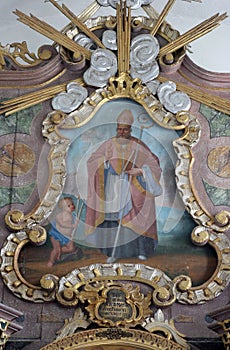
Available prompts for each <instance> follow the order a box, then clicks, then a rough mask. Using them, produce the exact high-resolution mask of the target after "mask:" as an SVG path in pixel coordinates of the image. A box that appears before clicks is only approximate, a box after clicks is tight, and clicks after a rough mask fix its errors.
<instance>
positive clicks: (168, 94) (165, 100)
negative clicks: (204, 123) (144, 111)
mask: <svg viewBox="0 0 230 350" xmlns="http://www.w3.org/2000/svg"><path fill="white" fill-rule="evenodd" d="M157 96H158V98H159V100H160V102H161V103H162V105H163V106H164V107H165V109H167V110H168V111H169V112H171V113H174V114H175V113H177V112H180V111H188V110H189V109H190V107H191V100H190V98H189V96H188V95H187V94H185V93H184V92H181V91H176V84H175V83H174V82H173V81H166V82H164V83H162V84H160V86H159V87H158V89H157Z"/></svg>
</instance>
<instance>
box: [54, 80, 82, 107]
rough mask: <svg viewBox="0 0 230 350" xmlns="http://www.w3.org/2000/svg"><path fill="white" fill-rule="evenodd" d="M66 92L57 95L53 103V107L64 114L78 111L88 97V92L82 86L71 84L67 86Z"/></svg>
mask: <svg viewBox="0 0 230 350" xmlns="http://www.w3.org/2000/svg"><path fill="white" fill-rule="evenodd" d="M66 90H67V91H66V92H61V93H60V94H58V95H56V96H55V97H54V98H53V99H52V101H51V104H52V107H53V109H55V110H60V111H62V112H64V113H70V112H72V111H74V110H75V109H77V108H78V107H79V106H80V105H81V103H82V102H83V101H84V100H85V99H86V97H87V96H88V91H87V89H85V88H84V87H82V86H81V85H79V84H77V83H75V82H71V83H69V84H68V85H67V88H66Z"/></svg>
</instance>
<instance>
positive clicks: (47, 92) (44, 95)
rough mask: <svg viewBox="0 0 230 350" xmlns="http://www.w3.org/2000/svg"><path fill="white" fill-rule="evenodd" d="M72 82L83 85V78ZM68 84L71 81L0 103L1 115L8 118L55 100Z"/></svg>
mask: <svg viewBox="0 0 230 350" xmlns="http://www.w3.org/2000/svg"><path fill="white" fill-rule="evenodd" d="M71 82H75V83H78V84H81V85H83V80H82V78H78V79H75V80H71ZM68 83H70V81H68V82H65V83H63V84H59V85H55V86H51V87H48V88H44V89H40V90H39V93H38V91H34V92H30V93H28V94H25V95H22V96H19V97H16V98H12V99H10V100H6V101H2V102H1V103H0V113H1V114H4V113H5V116H6V117H7V116H9V115H11V114H13V113H16V112H19V111H21V110H22V109H25V108H28V107H31V106H33V105H36V104H38V103H41V102H44V101H47V100H49V99H51V98H53V97H54V96H55V95H56V94H59V93H60V92H63V91H66V85H67V84H68Z"/></svg>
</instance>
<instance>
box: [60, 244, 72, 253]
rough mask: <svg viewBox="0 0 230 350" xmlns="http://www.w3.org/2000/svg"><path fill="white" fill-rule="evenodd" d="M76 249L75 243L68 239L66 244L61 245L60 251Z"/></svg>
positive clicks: (69, 251)
mask: <svg viewBox="0 0 230 350" xmlns="http://www.w3.org/2000/svg"><path fill="white" fill-rule="evenodd" d="M75 249H76V245H75V243H74V242H73V241H69V242H68V243H67V244H65V245H63V246H62V247H61V252H62V253H72V252H74V250H75Z"/></svg>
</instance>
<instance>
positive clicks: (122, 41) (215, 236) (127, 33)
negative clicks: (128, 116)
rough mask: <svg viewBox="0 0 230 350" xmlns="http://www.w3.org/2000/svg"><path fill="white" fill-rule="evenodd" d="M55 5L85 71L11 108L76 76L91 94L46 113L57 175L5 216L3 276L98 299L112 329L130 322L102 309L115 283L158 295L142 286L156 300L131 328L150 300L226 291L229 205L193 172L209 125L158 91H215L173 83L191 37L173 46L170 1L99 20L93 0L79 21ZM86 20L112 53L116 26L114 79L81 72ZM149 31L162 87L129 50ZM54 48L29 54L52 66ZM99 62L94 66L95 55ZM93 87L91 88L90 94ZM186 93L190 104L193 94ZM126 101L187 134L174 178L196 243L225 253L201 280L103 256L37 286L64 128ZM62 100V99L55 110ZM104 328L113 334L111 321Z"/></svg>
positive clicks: (70, 302)
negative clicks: (215, 200)
mask: <svg viewBox="0 0 230 350" xmlns="http://www.w3.org/2000/svg"><path fill="white" fill-rule="evenodd" d="M52 3H53V2H52ZM54 3H55V2H54ZM55 6H56V7H58V9H59V10H60V11H62V12H64V14H65V15H66V16H67V17H68V18H70V19H71V22H72V24H70V25H68V26H67V27H66V28H65V29H63V31H62V32H61V33H59V34H58V33H56V32H55V35H56V36H55V38H56V43H55V45H56V47H57V46H58V45H59V55H60V57H61V59H62V61H63V62H64V65H65V69H67V71H68V70H69V71H70V72H74V73H76V72H77V74H76V79H74V80H69V81H67V82H65V83H62V84H58V85H56V86H54V87H49V88H42V87H41V88H40V89H39V92H40V96H41V99H40V100H39V98H38V100H37V97H35V96H36V94H34V93H28V94H27V95H25V96H24V97H23V96H22V98H20V99H19V98H15V99H14V100H13V99H10V100H9V101H7V102H3V103H2V110H3V112H5V113H6V115H7V114H11V112H12V113H13V112H14V111H17V110H20V109H23V108H26V107H28V106H30V105H33V104H34V103H37V102H42V101H45V100H51V99H53V100H54V98H55V97H57V96H58V94H60V93H63V92H64V93H65V91H67V92H68V88H69V84H71V83H72V84H76V85H74V86H75V87H76V86H77V89H78V88H79V89H80V92H79V94H83V95H82V96H83V97H80V102H79V101H78V106H77V107H75V108H74V109H73V110H71V111H67V112H66V111H63V110H61V109H62V107H61V106H60V105H54V104H53V109H52V110H50V111H49V112H48V113H46V115H45V117H44V120H43V123H42V134H43V137H44V139H45V140H46V142H47V144H48V146H49V152H48V167H49V175H48V178H47V183H46V186H45V188H44V190H43V191H42V194H41V195H40V199H39V201H38V202H37V204H36V205H35V206H34V207H33V208H31V210H30V211H29V213H24V212H23V211H21V210H18V209H17V208H13V209H12V210H9V211H8V213H7V214H6V217H5V222H6V225H7V226H8V228H9V229H10V231H12V232H11V233H10V234H9V235H8V237H7V240H6V241H5V243H4V245H3V247H2V250H1V256H2V262H1V274H2V278H3V280H4V282H5V284H6V285H7V287H8V288H9V289H10V290H11V291H12V292H13V293H14V294H15V295H16V296H18V297H20V298H22V299H25V300H29V301H32V302H47V301H54V300H55V301H57V302H58V303H60V304H61V305H67V306H76V305H78V304H79V303H80V302H81V303H83V304H84V303H85V304H87V303H89V304H90V305H91V307H90V308H89V306H88V312H89V315H90V317H89V318H90V320H91V321H93V322H96V323H97V324H99V326H102V327H106V326H107V325H108V324H109V325H110V326H112V327H117V326H119V325H120V324H122V322H121V321H120V319H119V317H118V321H117V322H114V321H111V320H110V319H106V317H105V314H103V315H104V316H102V313H100V312H98V308H99V306H100V303H102V301H101V300H102V299H103V298H104V299H103V300H106V298H107V296H106V295H107V294H106V291H107V290H108V289H111V288H114V289H115V290H116V291H118V290H119V291H122V292H124V293H126V297H125V298H126V299H125V300H126V301H125V303H129V302H130V300H134V299H135V298H134V297H131V296H130V295H131V294H132V293H131V292H130V291H127V288H126V286H127V283H128V282H130V281H132V283H134V286H135V285H136V286H137V285H138V284H141V285H144V286H146V288H147V289H148V290H149V294H148V295H144V296H143V295H141V294H140V295H139V294H138V293H139V291H136V293H137V295H138V296H139V297H140V298H142V299H141V300H142V301H143V300H145V301H146V305H147V306H146V308H143V307H142V306H139V315H141V316H140V319H136V318H135V317H136V316H135V315H134V313H133V314H132V315H131V316H130V319H126V322H125V324H130V327H131V326H133V327H134V326H136V325H138V324H140V322H141V321H143V319H144V318H146V317H147V316H149V315H150V313H151V312H150V311H149V309H148V305H150V304H152V305H154V307H156V308H163V307H166V306H170V305H172V304H173V303H175V302H177V303H181V304H188V305H195V304H201V303H205V302H207V301H210V300H212V299H213V298H215V297H217V296H218V295H220V294H221V292H222V291H223V290H225V288H227V286H228V284H229V278H230V275H229V270H230V268H229V266H230V265H229V262H230V249H229V240H228V238H227V236H226V235H225V232H227V231H228V230H229V228H230V223H229V217H230V215H229V211H228V210H227V206H226V209H223V210H221V211H219V212H216V213H214V212H210V211H209V210H208V209H207V208H206V207H205V204H204V202H201V201H200V199H199V196H198V195H197V189H196V182H195V180H194V173H193V166H194V163H195V161H196V156H195V153H194V151H193V150H194V148H195V147H196V145H197V144H198V143H199V142H200V138H201V137H202V136H201V134H202V132H201V131H202V130H201V125H200V123H199V121H198V119H197V118H196V116H194V115H193V114H192V113H191V112H190V111H189V109H190V105H189V107H188V105H186V106H185V107H182V109H180V108H179V109H176V110H172V111H170V110H169V107H168V105H167V104H166V102H165V99H164V98H163V99H161V98H160V94H157V90H156V89H159V84H160V85H161V84H166V85H164V86H166V88H168V89H169V90H170V92H176V90H177V91H180V92H182V93H184V94H187V95H186V96H190V98H191V99H192V100H195V101H199V102H203V103H204V104H206V105H209V104H210V105H211V102H210V98H209V96H206V97H205V98H204V97H203V94H202V93H200V94H199V92H197V91H195V89H192V88H189V87H187V86H186V85H183V84H182V83H180V82H170V84H169V82H168V81H167V78H166V77H165V75H164V74H163V73H164V72H167V71H169V70H170V69H171V70H172V71H176V70H177V69H178V68H179V67H180V65H181V62H182V61H183V59H184V56H185V50H186V47H185V44H183V45H181V46H179V47H178V48H177V49H173V48H171V46H170V45H173V42H175V41H176V42H177V41H178V39H179V38H180V35H179V33H178V32H177V31H176V30H174V29H172V28H171V26H170V25H169V24H168V23H167V22H166V21H164V17H165V15H166V12H167V11H168V9H166V8H165V9H164V11H165V12H164V11H163V12H162V14H161V17H157V16H156V14H155V12H154V10H153V8H152V7H151V6H150V5H145V6H143V7H144V9H145V11H146V13H147V14H148V15H149V18H145V17H140V16H139V17H136V18H135V17H131V11H130V8H128V7H126V3H125V4H124V3H123V2H121V3H120V4H117V9H116V11H117V14H116V17H112V16H109V17H97V18H91V15H92V14H93V13H94V12H95V10H96V9H98V7H99V5H98V3H97V4H96V3H94V5H93V6H91V8H90V11H89V13H90V14H88V15H87V11H85V12H84V13H83V14H82V15H81V16H80V19H77V18H76V16H74V15H73V14H71V13H70V11H68V9H67V8H66V7H62V8H61V7H60V6H59V5H57V4H55ZM16 14H17V15H18V16H19V18H20V19H21V21H25V22H28V23H29V18H27V17H26V15H24V14H22V13H20V11H16ZM32 20H33V21H35V22H36V21H37V20H36V18H35V19H34V18H32ZM32 20H31V21H32ZM37 22H38V21H37ZM38 23H39V22H38ZM26 24H27V23H26ZM32 24H33V23H32ZM77 27H78V29H77ZM79 28H80V31H81V32H83V33H84V34H85V35H86V36H88V37H90V39H91V40H92V41H94V43H96V44H97V46H98V47H99V50H104V49H105V50H107V51H113V49H109V48H105V46H104V45H105V44H104V43H102V42H101V40H100V39H99V37H98V36H97V34H95V33H98V32H99V33H100V35H101V32H103V31H105V30H114V29H115V30H116V34H117V49H118V50H117V71H116V72H115V74H114V72H113V74H112V75H110V76H109V77H106V78H105V80H103V82H100V83H99V85H98V84H97V83H95V81H94V80H93V79H92V80H90V81H88V80H87V79H86V78H84V76H83V74H82V73H81V71H82V69H84V67H86V62H88V61H90V60H91V59H92V55H93V54H92V52H90V50H88V49H86V48H85V47H81V46H79V45H78V44H77V43H75V42H74V41H73V40H72V39H73V38H74V37H75V35H77V34H78V33H79ZM124 28H125V29H124ZM142 31H143V32H144V33H145V34H144V35H147V36H150V35H152V36H154V34H155V35H157V36H158V38H160V39H159V40H160V41H162V42H161V48H160V50H159V52H158V54H157V55H156V60H157V62H158V64H159V67H160V72H161V73H160V74H158V73H156V74H157V75H156V79H155V78H152V79H150V81H151V82H152V83H153V82H154V83H156V80H157V87H156V86H154V84H153V85H151V84H150V82H149V80H148V79H147V80H146V81H143V80H142V79H141V76H137V77H136V76H135V74H136V73H133V75H132V74H131V73H130V52H129V50H130V47H131V36H132V35H134V36H136V37H138V35H139V33H140V35H141V33H142ZM63 38H65V40H64V39H63ZM190 40H191V38H190ZM178 45H179V44H178ZM20 49H21V57H23V56H24V57H25V56H26V55H24V53H25V51H26V48H25V47H20ZM71 50H72V51H73V52H74V55H73V56H70V55H69V52H70V51H71ZM54 51H55V48H54V47H43V48H41V49H40V51H39V55H40V57H39V58H36V59H34V58H33V62H31V61H30V64H31V65H32V66H33V67H36V66H39V65H40V64H41V62H46V61H47V64H49V60H50V61H51V60H53V59H56V58H55V53H54ZM0 54H1V56H0V57H3V64H2V68H4V60H6V58H7V59H11V60H12V61H13V62H14V64H17V59H16V58H17V55H16V51H15V52H13V53H12V52H11V53H10V52H9V51H7V50H6V49H4V48H0ZM172 54H173V55H172ZM171 60H172V62H171ZM87 64H88V66H87V67H89V68H88V69H90V68H91V66H89V62H88V63H87ZM91 65H93V64H92V63H91ZM23 69H24V67H23ZM79 72H80V73H79ZM99 72H100V70H99ZM97 73H98V72H97ZM59 74H60V73H59ZM63 74H64V73H63ZM98 74H99V73H98ZM103 74H104V73H103ZM172 83H173V84H172ZM167 84H168V85H167ZM71 86H73V85H71ZM161 86H162V85H161ZM87 88H88V93H87V95H85V93H86V90H87ZM183 98H184V97H183ZM183 98H182V104H183V102H184V101H183ZM121 99H122V100H129V101H134V102H135V103H137V104H138V105H140V106H141V107H142V108H143V110H144V111H145V112H146V113H147V114H148V116H149V118H150V120H151V122H152V123H154V124H156V125H158V126H159V127H161V128H163V129H167V130H172V131H176V132H178V135H180V136H179V137H178V138H177V139H175V140H174V141H173V147H174V150H175V154H176V157H177V165H176V168H175V179H176V186H177V190H178V193H179V194H180V196H181V199H182V201H183V203H184V207H185V209H186V210H187V211H188V213H189V215H190V216H191V217H192V219H193V220H194V222H195V223H196V224H197V226H196V227H194V229H193V230H192V232H191V242H192V243H193V244H195V245H197V246H199V247H205V246H210V247H211V248H212V249H213V250H214V251H215V254H216V257H217V264H216V268H215V270H214V272H213V273H212V275H211V277H210V278H209V279H208V280H207V281H205V282H204V283H202V284H200V285H196V286H194V285H193V281H192V279H191V277H190V276H189V275H186V274H180V275H178V276H176V277H174V278H169V277H168V276H167V273H165V272H164V271H161V270H159V269H158V268H155V267H154V266H146V265H145V264H142V263H141V264H140V263H138V264H137V263H134V264H130V263H128V262H127V263H119V262H116V263H113V264H104V263H99V262H97V263H95V264H90V265H89V266H84V267H78V266H77V264H76V267H75V269H74V270H72V271H68V273H67V274H66V275H64V276H62V277H57V276H56V275H54V274H52V273H49V272H47V273H45V274H44V275H43V276H42V277H41V279H40V283H39V285H34V284H32V283H30V282H29V281H27V280H26V278H24V276H23V274H22V273H21V270H20V267H19V263H18V261H19V257H20V254H21V252H22V250H23V249H24V248H25V247H27V245H31V244H32V245H35V246H37V250H39V247H40V246H42V245H43V244H45V242H46V240H47V232H46V229H45V224H44V223H45V222H46V221H47V220H48V219H49V216H50V215H51V214H52V212H53V211H54V209H55V206H56V205H57V203H58V200H59V198H60V196H61V194H62V192H63V190H64V186H65V180H66V176H67V169H66V161H65V160H66V157H67V153H68V150H69V148H70V145H71V142H70V140H69V139H68V138H66V137H64V136H63V135H62V134H61V132H60V130H61V129H62V130H63V129H65V130H74V129H79V128H81V127H83V126H85V125H87V123H89V122H90V121H91V120H93V118H94V117H95V114H96V113H97V112H98V111H99V110H100V108H101V107H102V106H103V105H104V104H106V103H108V102H113V101H116V100H121ZM186 101H187V97H186ZM225 102H226V104H225V105H226V107H225V105H224V106H223V100H222V99H221V98H219V99H218V98H217V97H216V99H215V101H214V103H215V104H214V107H215V108H217V109H218V110H221V111H222V112H223V113H228V112H229V107H228V101H225ZM212 105H213V104H212ZM54 106H57V107H56V108H55V107H54ZM8 118H10V117H8ZM108 281H110V282H108ZM109 283H111V285H109ZM112 286H113V287H112ZM102 291H103V293H105V294H104V295H102V294H103V293H102ZM101 293H102V294H101ZM119 293H120V292H119ZM129 293H131V294H129ZM133 293H134V292H133ZM134 294H135V293H134ZM149 295H150V296H149ZM132 298H133V299H132ZM95 300H96V301H95ZM122 325H123V324H122ZM103 332H104V333H106V329H104V330H103ZM89 336H90V335H89V334H87V335H86V337H89ZM94 336H95V334H94V335H93V337H94ZM137 337H138V335H137ZM114 339H116V336H115V335H114ZM121 343H122V342H121ZM147 343H148V342H147ZM147 343H146V349H148V348H150V343H151V341H150V343H149V344H147ZM122 344H123V343H122ZM48 348H49V347H47V350H48ZM54 348H55V347H54ZM75 348H76V349H77V348H78V347H77V346H76V347H74V349H75ZM45 349H46V348H45ZM52 349H53V347H52ZM156 349H158V347H156Z"/></svg>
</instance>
